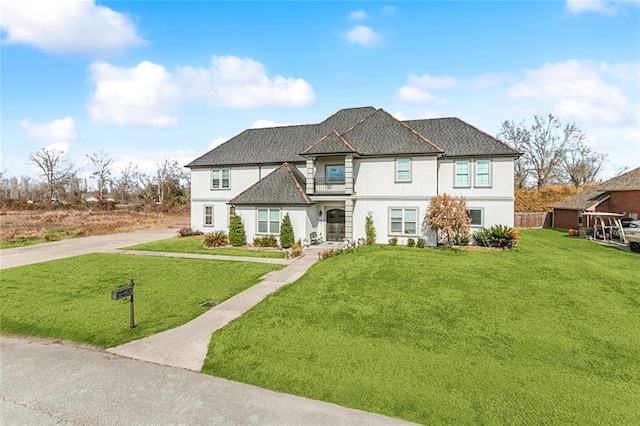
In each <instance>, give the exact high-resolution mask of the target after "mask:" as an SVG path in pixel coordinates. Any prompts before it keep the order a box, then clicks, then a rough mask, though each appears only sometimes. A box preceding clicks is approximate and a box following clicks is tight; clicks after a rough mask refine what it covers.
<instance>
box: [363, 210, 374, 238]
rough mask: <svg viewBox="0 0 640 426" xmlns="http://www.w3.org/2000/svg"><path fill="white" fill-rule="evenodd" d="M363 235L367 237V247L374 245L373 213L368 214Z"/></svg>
mask: <svg viewBox="0 0 640 426" xmlns="http://www.w3.org/2000/svg"><path fill="white" fill-rule="evenodd" d="M364 230H365V234H366V235H367V241H366V244H367V245H372V244H375V243H376V227H375V225H374V224H373V213H372V212H369V214H368V215H367V218H366V220H365V225H364Z"/></svg>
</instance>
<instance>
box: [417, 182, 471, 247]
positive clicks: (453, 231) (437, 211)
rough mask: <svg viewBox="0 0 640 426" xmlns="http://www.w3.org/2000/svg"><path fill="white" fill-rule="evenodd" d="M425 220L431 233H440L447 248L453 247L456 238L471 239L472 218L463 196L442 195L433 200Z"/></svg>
mask: <svg viewBox="0 0 640 426" xmlns="http://www.w3.org/2000/svg"><path fill="white" fill-rule="evenodd" d="M424 219H425V220H426V221H427V222H428V223H429V229H430V230H431V231H435V232H439V233H440V238H441V239H442V242H443V243H444V245H445V247H451V246H452V245H453V244H455V242H456V237H458V236H459V238H462V237H465V236H466V238H467V240H468V238H469V225H470V224H471V218H470V217H469V213H468V211H467V201H466V200H465V198H464V197H462V196H453V197H452V196H450V195H447V194H442V195H438V196H435V197H433V198H431V201H430V202H429V207H428V209H427V214H426V215H425V217H424Z"/></svg>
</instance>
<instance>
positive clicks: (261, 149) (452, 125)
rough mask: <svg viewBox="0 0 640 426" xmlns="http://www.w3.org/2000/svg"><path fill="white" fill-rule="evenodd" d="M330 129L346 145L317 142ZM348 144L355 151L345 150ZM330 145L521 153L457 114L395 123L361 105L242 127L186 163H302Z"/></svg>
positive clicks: (376, 152) (390, 151) (366, 150)
mask: <svg viewBox="0 0 640 426" xmlns="http://www.w3.org/2000/svg"><path fill="white" fill-rule="evenodd" d="M333 133H335V134H336V135H338V136H340V137H342V138H343V139H344V141H345V142H346V144H347V145H345V143H344V142H343V141H340V143H338V140H336V139H335V138H334V137H333V136H332V137H331V139H329V140H326V143H319V142H320V141H321V139H323V138H326V137H327V135H329V134H333ZM338 139H339V138H338ZM314 144H316V147H315V148H314V147H313V145H314ZM348 145H351V148H353V151H352V150H349V151H344V149H345V146H348ZM332 149H338V151H334V152H333V153H334V154H344V153H345V152H356V153H358V154H359V155H363V156H368V155H370V156H384V155H400V154H410V155H445V156H481V155H485V156H488V155H491V156H500V155H504V156H511V157H517V156H519V155H520V153H519V152H518V151H517V150H515V149H513V148H511V147H509V146H508V145H507V144H505V143H503V142H501V141H500V140H498V139H496V138H494V137H493V136H490V135H488V134H486V133H484V132H482V131H481V130H479V129H477V128H476V127H474V126H471V125H470V124H468V123H465V122H464V121H462V120H460V119H458V118H441V119H424V120H409V121H399V120H397V119H396V118H394V117H393V116H391V115H390V114H389V113H388V112H386V111H384V110H383V109H375V108H373V107H361V108H346V109H342V110H340V111H338V112H336V113H335V114H333V115H332V116H330V117H329V118H327V119H326V120H324V121H322V122H321V123H318V124H303V125H295V126H282V127H269V128H262V129H248V130H245V131H244V132H242V133H240V134H238V135H237V136H234V137H233V138H231V139H229V140H228V141H227V142H225V143H223V144H222V145H220V146H218V147H216V148H214V149H212V150H211V151H209V152H207V153H205V154H204V155H202V156H201V157H199V158H197V159H195V160H193V161H192V162H191V163H189V164H187V166H186V167H190V168H199V167H211V166H238V165H256V164H281V163H284V162H288V163H301V162H304V161H305V157H304V155H328V154H330V153H332V152H331V150H332ZM303 154H304V155H303Z"/></svg>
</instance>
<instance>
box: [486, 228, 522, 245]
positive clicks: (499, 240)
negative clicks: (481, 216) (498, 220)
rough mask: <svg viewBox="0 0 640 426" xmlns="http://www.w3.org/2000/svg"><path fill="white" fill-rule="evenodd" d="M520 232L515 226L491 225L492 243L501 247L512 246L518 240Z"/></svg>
mask: <svg viewBox="0 0 640 426" xmlns="http://www.w3.org/2000/svg"><path fill="white" fill-rule="evenodd" d="M517 238H518V233H517V232H516V231H515V229H514V228H512V227H510V226H506V225H494V226H492V227H491V245H493V246H494V247H501V248H512V247H513V246H514V245H515V242H514V240H516V241H517Z"/></svg>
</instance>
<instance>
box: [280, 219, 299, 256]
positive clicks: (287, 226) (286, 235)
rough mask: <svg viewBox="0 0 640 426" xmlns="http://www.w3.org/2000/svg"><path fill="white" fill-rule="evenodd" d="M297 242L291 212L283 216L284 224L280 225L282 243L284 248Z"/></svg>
mask: <svg viewBox="0 0 640 426" xmlns="http://www.w3.org/2000/svg"><path fill="white" fill-rule="evenodd" d="M295 242H296V237H295V235H294V234H293V226H291V218H290V217H289V213H287V214H286V215H284V217H283V218H282V224H281V225H280V245H281V246H282V247H284V248H289V247H291V246H292V245H293V243H295Z"/></svg>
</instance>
